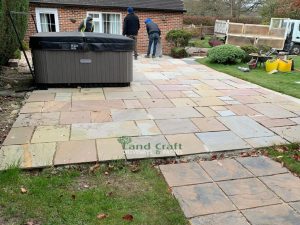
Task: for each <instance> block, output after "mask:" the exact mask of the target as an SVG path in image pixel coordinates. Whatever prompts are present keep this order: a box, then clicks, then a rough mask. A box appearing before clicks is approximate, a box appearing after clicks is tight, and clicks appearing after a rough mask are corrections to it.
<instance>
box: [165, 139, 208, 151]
mask: <svg viewBox="0 0 300 225" xmlns="http://www.w3.org/2000/svg"><path fill="white" fill-rule="evenodd" d="M166 138H167V140H168V142H169V143H170V144H171V145H173V146H179V147H178V148H177V149H176V150H175V153H176V155H178V156H182V155H192V154H200V153H204V152H207V151H208V149H207V147H206V146H205V145H204V144H203V142H201V141H200V139H199V138H197V137H196V135H195V134H175V135H166Z"/></svg>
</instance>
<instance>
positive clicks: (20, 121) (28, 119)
mask: <svg viewBox="0 0 300 225" xmlns="http://www.w3.org/2000/svg"><path fill="white" fill-rule="evenodd" d="M59 117H60V113H59V112H56V113H33V114H20V115H19V117H18V118H17V120H16V122H15V123H14V125H13V127H29V126H30V127H35V126H50V125H58V124H59Z"/></svg>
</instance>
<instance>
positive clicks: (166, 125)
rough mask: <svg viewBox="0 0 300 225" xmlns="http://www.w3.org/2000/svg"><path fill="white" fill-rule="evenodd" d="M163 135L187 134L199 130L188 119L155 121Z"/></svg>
mask: <svg viewBox="0 0 300 225" xmlns="http://www.w3.org/2000/svg"><path fill="white" fill-rule="evenodd" d="M155 122H156V124H157V126H158V127H159V129H160V130H161V132H162V133H163V134H187V133H195V132H198V131H199V129H198V128H197V127H196V126H195V125H194V124H193V123H192V121H191V120H189V119H169V120H156V121H155Z"/></svg>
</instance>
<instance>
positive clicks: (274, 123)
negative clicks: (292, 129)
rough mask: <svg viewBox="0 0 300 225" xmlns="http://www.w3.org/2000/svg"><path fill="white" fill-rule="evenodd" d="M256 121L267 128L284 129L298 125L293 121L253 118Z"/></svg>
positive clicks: (263, 117) (262, 117)
mask: <svg viewBox="0 0 300 225" xmlns="http://www.w3.org/2000/svg"><path fill="white" fill-rule="evenodd" d="M252 118H253V119H254V120H255V121H257V122H259V123H260V124H262V125H263V126H265V127H268V128H270V127H284V126H293V125H295V124H296V123H295V122H293V121H292V118H291V119H271V118H268V117H266V116H254V117H252Z"/></svg>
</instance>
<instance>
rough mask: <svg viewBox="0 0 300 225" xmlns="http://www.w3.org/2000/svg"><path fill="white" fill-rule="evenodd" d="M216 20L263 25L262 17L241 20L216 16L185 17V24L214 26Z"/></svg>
mask: <svg viewBox="0 0 300 225" xmlns="http://www.w3.org/2000/svg"><path fill="white" fill-rule="evenodd" d="M216 19H218V20H230V22H234V23H247V24H261V22H262V19H261V18H260V17H240V18H230V17H214V16H189V15H185V16H184V17H183V23H184V24H187V25H190V24H194V25H201V24H202V25H203V26H214V25H215V21H216Z"/></svg>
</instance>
